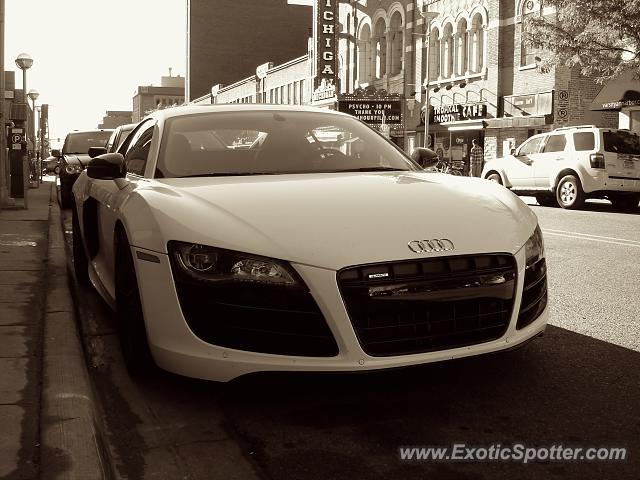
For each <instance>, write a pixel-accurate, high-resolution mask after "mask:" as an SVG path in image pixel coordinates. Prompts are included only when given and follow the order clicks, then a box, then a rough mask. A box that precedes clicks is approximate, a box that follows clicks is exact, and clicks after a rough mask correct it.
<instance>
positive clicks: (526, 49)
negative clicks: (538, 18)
mask: <svg viewBox="0 0 640 480" xmlns="http://www.w3.org/2000/svg"><path fill="white" fill-rule="evenodd" d="M520 13H521V14H522V20H521V22H520V66H521V67H527V66H529V65H535V63H536V61H535V55H536V52H535V49H534V48H533V47H531V46H529V45H527V42H526V41H525V23H526V21H527V18H530V17H531V16H533V15H540V3H539V1H538V0H526V1H524V2H523V3H522V10H521V12H520Z"/></svg>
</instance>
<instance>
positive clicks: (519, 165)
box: [505, 135, 545, 189]
mask: <svg viewBox="0 0 640 480" xmlns="http://www.w3.org/2000/svg"><path fill="white" fill-rule="evenodd" d="M544 138H545V137H544V135H539V136H534V137H531V138H529V139H528V140H526V141H525V142H524V143H523V144H522V145H520V147H518V148H517V149H516V151H515V153H514V154H513V155H509V157H506V159H507V166H506V167H505V172H506V174H507V178H508V179H509V182H510V183H511V185H512V187H514V188H516V189H518V188H520V189H525V188H532V187H534V186H535V175H534V164H535V163H536V160H537V157H538V155H539V154H540V149H541V148H542V145H543V143H544Z"/></svg>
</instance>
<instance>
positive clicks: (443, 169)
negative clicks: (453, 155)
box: [434, 159, 464, 177]
mask: <svg viewBox="0 0 640 480" xmlns="http://www.w3.org/2000/svg"><path fill="white" fill-rule="evenodd" d="M463 167H464V164H463V162H447V161H445V160H441V159H438V163H436V164H435V166H434V169H435V171H436V172H440V173H447V174H449V175H454V176H456V177H460V176H462V168H463Z"/></svg>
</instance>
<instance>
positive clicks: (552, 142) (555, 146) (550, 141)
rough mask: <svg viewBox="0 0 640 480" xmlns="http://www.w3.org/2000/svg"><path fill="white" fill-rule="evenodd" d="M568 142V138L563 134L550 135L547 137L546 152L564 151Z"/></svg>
mask: <svg viewBox="0 0 640 480" xmlns="http://www.w3.org/2000/svg"><path fill="white" fill-rule="evenodd" d="M566 144H567V138H566V137H565V136H564V135H563V134H560V135H549V136H548V137H547V143H546V145H545V146H544V152H545V153H550V152H562V151H564V147H565V145H566Z"/></svg>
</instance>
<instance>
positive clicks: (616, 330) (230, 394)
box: [65, 199, 640, 480]
mask: <svg viewBox="0 0 640 480" xmlns="http://www.w3.org/2000/svg"><path fill="white" fill-rule="evenodd" d="M526 200H529V201H531V202H532V208H533V209H534V211H535V212H536V213H537V215H538V217H539V219H540V224H541V227H542V230H543V234H544V237H545V249H546V254H547V262H548V268H549V279H550V287H549V288H550V308H551V318H550V326H549V328H548V329H547V332H546V334H545V336H544V337H543V338H541V339H537V340H535V341H534V342H532V343H530V344H528V345H527V346H526V347H524V348H522V349H519V350H515V351H511V352H506V353H501V354H495V355H487V356H484V357H476V358H471V359H463V360H457V361H453V362H446V363H439V364H432V365H426V366H422V367H416V368H411V369H404V370H395V371H387V372H381V373H368V374H349V375H345V374H342V375H328V374H313V375H306V374H305V375H301V374H261V375H254V376H249V377H245V378H241V379H239V380H237V381H235V382H232V383H230V384H226V385H220V384H214V383H209V382H203V381H196V380H191V379H186V378H181V377H177V376H174V375H171V374H160V375H158V376H157V377H155V378H151V379H148V380H145V381H143V382H138V383H133V382H132V381H131V380H130V378H129V377H128V375H127V373H126V370H125V369H124V366H123V364H122V360H121V357H120V353H119V348H118V344H117V341H116V339H115V336H114V335H113V321H112V316H111V313H110V312H109V310H108V309H107V307H106V306H105V305H104V303H103V302H102V301H101V299H100V298H99V297H98V295H97V294H95V292H93V291H92V290H91V289H87V288H81V287H78V286H76V287H75V294H76V298H77V300H78V302H77V304H78V309H79V313H80V323H81V326H82V329H83V333H84V338H85V341H86V344H87V347H88V348H87V350H88V355H89V362H90V363H91V366H92V368H91V372H92V376H93V380H94V382H95V385H96V391H97V392H98V395H99V397H100V401H101V404H102V407H103V415H104V420H105V422H106V425H107V430H108V436H109V443H110V445H109V447H110V449H111V452H112V454H113V457H114V463H115V467H116V471H117V472H118V474H119V475H120V476H121V477H122V478H161V479H164V478H167V479H169V478H172V479H173V478H184V479H205V478H206V479H210V478H250V477H251V476H252V475H257V477H258V478H268V479H274V480H276V479H277V480H280V479H282V480H289V479H316V478H322V479H347V478H348V479H356V478H357V479H381V480H382V479H385V480H386V479H396V478H398V479H424V478H435V479H444V480H446V479H456V480H458V479H469V480H476V479H477V480H480V479H489V478H491V479H513V478H518V479H538V478H559V479H560V478H562V479H565V478H581V479H591V478H593V479H603V478H617V479H627V478H629V479H637V478H638V472H639V471H640V401H639V398H640V335H639V333H640V327H639V317H640V315H639V313H638V312H640V298H639V297H640V262H638V258H639V256H640V211H639V212H637V213H636V214H622V213H615V212H613V211H612V209H611V207H610V205H608V204H606V203H594V204H591V203H589V204H588V208H587V209H585V210H582V211H565V210H561V209H554V208H545V207H539V206H536V205H535V201H534V200H532V199H526ZM65 222H66V223H65V225H66V230H67V234H69V233H70V224H71V219H70V215H68V211H67V217H66V218H65ZM67 236H68V237H70V235H67ZM69 240H70V238H69ZM454 443H464V444H466V445H467V446H470V445H474V446H486V447H489V446H491V445H492V444H501V445H503V446H507V445H512V444H517V443H522V444H524V445H526V446H536V447H539V446H551V445H558V444H562V445H563V446H575V447H583V448H588V447H624V448H626V449H627V456H628V459H627V460H626V461H624V462H582V463H571V462H548V461H547V462H534V463H531V464H527V465H523V464H521V463H516V462H500V463H498V462H463V463H453V462H427V461H415V460H414V461H402V460H400V456H399V449H400V448H401V447H407V446H419V447H421V446H450V445H452V444H454ZM236 465H237V468H235V469H234V466H236Z"/></svg>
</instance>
